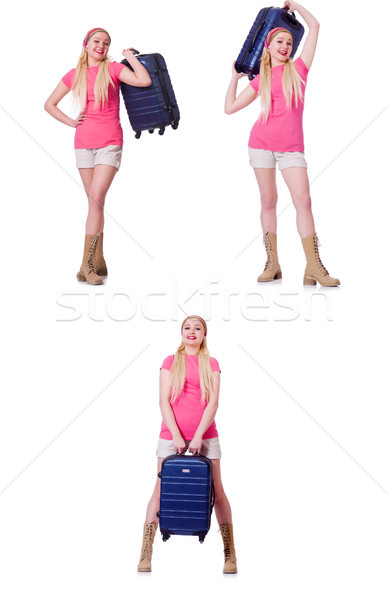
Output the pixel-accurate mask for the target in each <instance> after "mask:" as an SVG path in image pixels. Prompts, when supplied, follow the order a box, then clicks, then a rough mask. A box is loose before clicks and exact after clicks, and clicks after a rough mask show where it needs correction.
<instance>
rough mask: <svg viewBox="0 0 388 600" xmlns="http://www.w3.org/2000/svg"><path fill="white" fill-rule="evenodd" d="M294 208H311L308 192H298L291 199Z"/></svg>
mask: <svg viewBox="0 0 388 600" xmlns="http://www.w3.org/2000/svg"><path fill="white" fill-rule="evenodd" d="M293 202H294V206H295V208H296V210H297V211H298V210H304V211H305V210H311V196H310V194H309V192H305V193H302V194H299V196H297V197H296V198H294V199H293Z"/></svg>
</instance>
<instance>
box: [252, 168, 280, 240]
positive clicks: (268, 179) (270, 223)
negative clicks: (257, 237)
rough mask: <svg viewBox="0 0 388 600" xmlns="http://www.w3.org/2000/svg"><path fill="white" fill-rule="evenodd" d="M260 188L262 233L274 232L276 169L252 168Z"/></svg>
mask: <svg viewBox="0 0 388 600" xmlns="http://www.w3.org/2000/svg"><path fill="white" fill-rule="evenodd" d="M254 171H255V175H256V179H257V183H258V185H259V190H260V199H261V213H260V221H261V227H262V230H263V234H265V233H276V230H277V221H276V204H277V201H278V191H277V188H276V169H254Z"/></svg>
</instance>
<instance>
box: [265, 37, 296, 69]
mask: <svg viewBox="0 0 388 600" xmlns="http://www.w3.org/2000/svg"><path fill="white" fill-rule="evenodd" d="M269 52H270V54H271V59H272V60H275V61H278V62H279V63H284V62H286V60H287V59H288V58H290V56H291V52H292V37H291V35H290V34H289V33H284V32H283V31H282V32H281V33H278V35H276V36H275V37H274V39H273V40H272V42H271V43H270V45H269Z"/></svg>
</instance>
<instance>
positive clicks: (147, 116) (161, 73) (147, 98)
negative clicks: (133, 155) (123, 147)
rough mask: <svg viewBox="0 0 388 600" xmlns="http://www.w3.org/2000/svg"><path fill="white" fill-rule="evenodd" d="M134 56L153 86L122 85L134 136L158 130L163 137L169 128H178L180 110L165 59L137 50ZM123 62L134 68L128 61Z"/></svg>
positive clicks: (158, 55) (137, 136) (134, 51)
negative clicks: (146, 72) (169, 126)
mask: <svg viewBox="0 0 388 600" xmlns="http://www.w3.org/2000/svg"><path fill="white" fill-rule="evenodd" d="M133 53H134V54H136V57H137V58H138V60H139V61H140V62H141V64H142V65H143V66H144V67H145V68H146V69H147V71H148V73H149V74H150V77H151V85H149V86H148V87H134V86H132V85H128V84H126V83H123V82H121V84H120V87H121V93H122V95H123V99H124V104H125V108H126V109H127V113H128V117H129V121H130V123H131V126H132V129H133V130H134V131H135V132H136V135H135V137H136V138H139V137H140V136H141V132H142V131H147V130H148V131H149V132H150V133H153V132H154V130H155V129H159V134H160V135H163V133H164V131H165V128H166V127H167V126H168V125H171V127H172V128H173V129H177V127H178V124H179V119H180V114H179V108H178V105H177V102H176V99H175V94H174V90H173V87H172V84H171V79H170V76H169V73H168V70H167V65H166V62H165V60H164V58H163V56H162V55H161V54H139V53H138V51H137V50H133ZM121 62H122V64H124V65H125V66H127V67H129V68H130V69H131V66H130V65H129V63H128V62H127V61H126V60H122V61H121Z"/></svg>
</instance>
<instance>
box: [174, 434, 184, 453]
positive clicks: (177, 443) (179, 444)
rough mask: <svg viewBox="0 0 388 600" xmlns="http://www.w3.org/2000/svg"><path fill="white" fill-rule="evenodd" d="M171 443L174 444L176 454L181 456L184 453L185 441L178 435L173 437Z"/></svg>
mask: <svg viewBox="0 0 388 600" xmlns="http://www.w3.org/2000/svg"><path fill="white" fill-rule="evenodd" d="M172 441H173V443H174V448H175V452H176V453H177V454H183V453H184V452H186V449H187V446H186V441H185V440H184V439H183V437H182V436H181V434H180V433H179V434H177V435H174V436H173V438H172Z"/></svg>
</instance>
